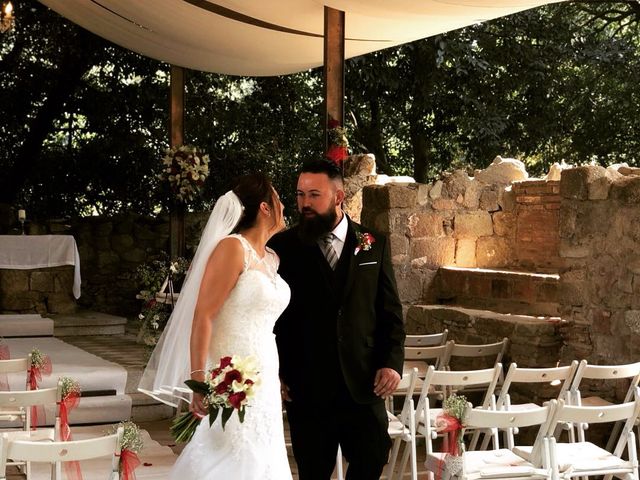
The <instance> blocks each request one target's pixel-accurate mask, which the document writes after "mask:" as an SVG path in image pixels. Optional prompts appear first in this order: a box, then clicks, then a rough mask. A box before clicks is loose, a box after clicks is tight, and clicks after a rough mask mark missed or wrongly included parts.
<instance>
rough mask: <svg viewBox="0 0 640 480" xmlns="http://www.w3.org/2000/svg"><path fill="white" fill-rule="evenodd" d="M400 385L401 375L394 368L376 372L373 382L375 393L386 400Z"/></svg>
mask: <svg viewBox="0 0 640 480" xmlns="http://www.w3.org/2000/svg"><path fill="white" fill-rule="evenodd" d="M398 383H400V374H399V373H398V372H396V371H395V370H394V369H393V368H381V369H380V370H378V371H377V372H376V378H375V380H374V382H373V393H375V394H376V395H377V396H379V397H382V398H385V397H388V396H389V395H391V394H392V393H393V392H394V391H395V389H396V387H397V386H398Z"/></svg>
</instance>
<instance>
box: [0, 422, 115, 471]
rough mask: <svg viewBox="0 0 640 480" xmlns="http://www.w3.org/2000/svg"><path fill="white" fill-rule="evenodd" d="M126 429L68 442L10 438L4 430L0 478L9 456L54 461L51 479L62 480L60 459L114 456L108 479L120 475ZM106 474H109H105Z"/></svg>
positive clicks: (25, 459)
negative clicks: (122, 446)
mask: <svg viewBox="0 0 640 480" xmlns="http://www.w3.org/2000/svg"><path fill="white" fill-rule="evenodd" d="M123 432H124V429H123V428H122V427H120V428H118V431H117V432H116V433H114V434H112V435H107V436H104V437H98V438H91V439H88V440H77V441H69V442H33V441H29V440H11V439H10V438H9V436H8V435H7V434H6V433H4V434H2V436H1V437H0V452H1V458H0V480H6V478H7V477H6V466H7V462H6V461H7V458H13V459H19V460H22V461H25V462H42V463H49V464H51V467H52V468H51V472H52V474H51V478H52V480H62V479H61V477H60V469H59V468H56V465H60V463H61V462H71V461H81V460H88V459H92V458H100V457H106V456H111V472H110V475H109V477H108V478H109V480H119V478H120V473H119V469H120V451H121V449H120V446H121V444H122V435H123ZM105 476H106V475H105Z"/></svg>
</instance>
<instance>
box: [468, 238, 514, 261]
mask: <svg viewBox="0 0 640 480" xmlns="http://www.w3.org/2000/svg"><path fill="white" fill-rule="evenodd" d="M476 261H477V263H478V267H479V268H503V267H509V266H511V265H513V262H514V252H513V243H512V242H510V241H509V240H507V239H505V238H503V237H496V236H491V237H480V238H478V242H477V244H476Z"/></svg>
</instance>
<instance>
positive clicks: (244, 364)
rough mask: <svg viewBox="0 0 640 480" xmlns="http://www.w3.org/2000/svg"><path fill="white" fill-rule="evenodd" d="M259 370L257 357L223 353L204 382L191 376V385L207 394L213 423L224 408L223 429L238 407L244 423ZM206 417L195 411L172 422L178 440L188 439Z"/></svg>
mask: <svg viewBox="0 0 640 480" xmlns="http://www.w3.org/2000/svg"><path fill="white" fill-rule="evenodd" d="M257 377H258V371H257V366H256V362H255V359H254V358H253V357H246V358H239V357H235V356H234V357H222V358H221V359H220V363H219V364H218V366H217V367H215V368H213V369H210V370H208V371H206V372H205V379H204V382H199V381H197V380H187V381H186V382H185V383H186V384H187V386H188V387H189V388H190V389H191V390H193V391H194V392H196V393H201V394H202V395H204V402H205V405H207V409H208V411H209V426H211V425H213V422H215V420H216V418H218V414H219V413H220V410H222V429H223V430H224V427H225V425H226V424H227V422H228V421H229V419H230V418H231V415H232V414H233V412H234V411H237V412H238V419H239V420H240V422H241V423H242V422H243V421H244V416H245V412H246V407H247V404H248V403H249V400H250V399H251V398H252V397H253V395H254V393H255V388H256V385H257V382H258V378H257ZM201 420H202V418H201V417H200V416H199V415H197V414H195V413H192V412H186V413H183V414H182V415H180V416H178V417H177V418H176V419H175V420H174V421H173V424H172V426H171V434H172V435H173V437H174V438H175V439H176V442H178V443H183V442H188V441H189V440H191V437H193V434H194V433H195V431H196V428H197V427H198V425H199V424H200V421H201Z"/></svg>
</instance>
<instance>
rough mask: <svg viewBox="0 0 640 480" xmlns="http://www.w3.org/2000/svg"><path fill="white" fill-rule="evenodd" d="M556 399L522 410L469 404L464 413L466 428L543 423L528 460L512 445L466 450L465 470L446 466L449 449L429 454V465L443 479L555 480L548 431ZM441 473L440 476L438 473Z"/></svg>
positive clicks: (508, 426)
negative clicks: (452, 472)
mask: <svg viewBox="0 0 640 480" xmlns="http://www.w3.org/2000/svg"><path fill="white" fill-rule="evenodd" d="M555 408H556V402H555V400H554V401H552V402H550V403H549V404H547V405H545V406H544V407H535V408H532V409H530V410H524V411H519V412H507V411H504V410H502V411H496V410H482V409H475V408H473V407H472V405H471V404H469V406H468V408H467V411H466V413H465V416H464V425H465V428H473V429H476V430H495V429H511V430H513V429H515V428H521V427H531V426H539V428H538V435H537V437H536V440H535V443H534V444H533V446H531V447H530V448H531V452H530V455H529V456H530V460H525V459H523V458H522V457H520V456H518V455H516V454H515V453H513V452H512V451H511V450H510V449H508V448H498V446H497V445H496V448H495V449H494V450H476V451H465V452H463V453H462V470H461V471H460V472H457V473H455V474H454V475H451V472H448V471H447V469H446V457H447V453H446V452H435V453H431V454H429V455H428V456H427V462H426V463H427V468H428V469H429V470H431V471H432V472H436V474H439V473H441V474H442V478H459V479H464V480H477V479H498V478H500V479H504V478H511V479H516V478H517V479H551V478H552V474H553V470H552V460H551V454H550V450H549V440H548V439H547V438H546V436H545V432H547V431H548V430H549V425H550V423H551V422H552V419H553V413H554V411H555ZM436 476H439V475H436Z"/></svg>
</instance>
